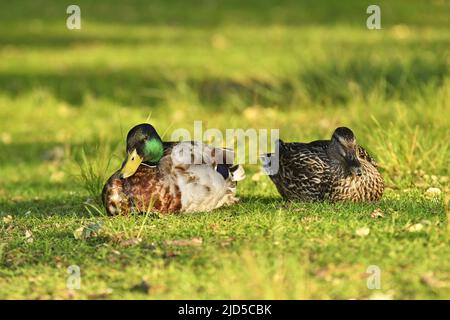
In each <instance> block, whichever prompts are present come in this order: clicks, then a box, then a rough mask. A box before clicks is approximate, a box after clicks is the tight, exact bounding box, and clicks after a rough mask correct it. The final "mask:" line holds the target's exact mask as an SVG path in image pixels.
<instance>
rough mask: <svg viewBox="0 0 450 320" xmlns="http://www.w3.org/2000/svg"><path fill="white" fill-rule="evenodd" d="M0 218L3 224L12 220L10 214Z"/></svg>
mask: <svg viewBox="0 0 450 320" xmlns="http://www.w3.org/2000/svg"><path fill="white" fill-rule="evenodd" d="M2 220H3V223H4V224H10V223H11V222H12V221H13V217H12V216H11V215H7V216H6V217H3V219H2Z"/></svg>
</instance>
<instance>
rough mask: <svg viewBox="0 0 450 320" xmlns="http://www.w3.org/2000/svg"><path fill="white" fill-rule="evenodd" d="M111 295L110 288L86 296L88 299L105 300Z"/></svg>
mask: <svg viewBox="0 0 450 320" xmlns="http://www.w3.org/2000/svg"><path fill="white" fill-rule="evenodd" d="M112 293H113V290H112V289H111V288H107V289H105V290H101V291H98V292H95V293H90V294H88V298H89V299H105V298H106V297H108V296H109V295H111V294H112Z"/></svg>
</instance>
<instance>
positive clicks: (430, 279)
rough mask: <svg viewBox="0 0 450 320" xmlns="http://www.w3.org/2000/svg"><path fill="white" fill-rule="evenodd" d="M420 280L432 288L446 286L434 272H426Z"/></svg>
mask: <svg viewBox="0 0 450 320" xmlns="http://www.w3.org/2000/svg"><path fill="white" fill-rule="evenodd" d="M420 282H422V283H423V284H424V285H427V286H428V287H430V288H441V287H443V286H444V284H443V283H442V281H440V280H439V279H437V278H436V277H435V276H434V275H433V274H432V273H425V274H423V275H422V276H421V277H420Z"/></svg>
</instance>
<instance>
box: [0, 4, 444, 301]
mask: <svg viewBox="0 0 450 320" xmlns="http://www.w3.org/2000/svg"><path fill="white" fill-rule="evenodd" d="M168 2H169V1H153V0H152V1H151V2H150V3H149V4H148V1H127V2H123V1H86V0H84V1H78V4H79V5H80V7H81V10H82V19H83V20H82V30H80V31H69V30H67V29H66V28H65V18H66V15H65V6H66V4H63V3H61V2H59V1H43V0H42V1H21V2H20V3H18V2H14V1H10V2H8V3H5V4H2V10H1V11H0V177H1V178H0V298H3V299H11V298H26V299H46V298H50V299H61V298H62V299H70V298H81V299H84V298H138V299H141V298H150V299H158V298H169V299H171V298H195V299H197V298H199V299H201V298H234V299H236V298H244V299H246V298H256V299H259V298H262V299H265V298H274V299H283V298H287V299H310V298H312V299H315V298H320V299H322V298H325V299H330V298H339V299H350V298H356V299H366V298H380V297H381V298H383V297H384V298H394V299H408V298H416V299H419V298H420V299H429V298H439V299H444V298H447V299H448V298H450V271H449V270H450V250H449V244H450V239H449V235H448V232H449V227H448V219H447V216H446V211H445V209H444V202H445V201H446V200H445V197H446V195H448V193H449V191H450V190H449V162H448V159H449V157H450V147H449V143H448V138H449V136H450V121H449V118H450V107H449V101H450V77H449V63H450V31H449V30H450V23H449V21H450V20H449V15H450V7H449V4H448V3H446V2H445V1H413V2H412V1H379V4H380V6H381V10H382V27H383V29H382V30H379V31H369V30H367V29H366V27H365V20H366V17H367V15H366V14H365V9H366V8H367V6H368V5H369V4H371V3H369V2H367V3H365V2H364V1H356V0H354V1H346V2H338V1H336V2H331V1H315V2H314V3H313V2H310V1H282V2H280V1H277V2H275V1H273V2H272V1H267V0H266V1H256V0H255V1H250V0H248V1H220V2H219V1H201V2H200V4H199V2H195V1H181V0H180V1H170V4H168ZM192 7H195V8H196V10H193V9H192ZM149 114H151V122H152V123H153V124H154V125H155V127H156V128H157V129H158V131H159V132H165V131H166V130H167V134H166V137H169V136H170V132H171V131H172V130H174V129H176V128H180V127H183V128H187V129H188V130H193V121H194V120H203V121H204V129H207V128H219V129H222V130H224V129H226V128H244V129H246V128H280V135H281V137H282V138H283V139H284V140H286V141H294V140H297V141H308V140H315V139H323V138H328V137H329V136H330V135H331V133H332V131H333V129H334V128H335V127H336V126H340V125H346V126H349V127H351V128H352V129H353V130H354V132H355V133H356V135H357V138H358V141H359V142H360V143H361V144H362V145H363V146H365V147H367V149H368V150H370V152H371V153H372V154H373V155H374V156H375V158H376V159H377V161H378V162H379V164H380V166H381V170H382V174H383V176H384V178H385V180H386V183H387V190H386V193H385V196H384V198H383V200H382V201H381V202H380V203H377V204H345V203H340V204H327V203H323V204H306V203H295V204H286V203H284V202H283V201H282V200H281V199H280V197H279V196H278V194H277V192H276V190H275V188H274V186H273V185H272V184H271V183H270V181H269V180H268V179H267V177H265V176H262V177H259V175H257V172H258V170H259V169H258V167H257V166H246V170H247V176H248V179H246V180H245V181H244V182H243V183H242V184H240V185H239V189H238V193H239V196H240V198H241V202H240V203H239V204H238V205H237V206H234V207H231V208H226V209H220V210H216V211H214V212H211V213H197V214H191V215H173V216H158V215H142V216H139V215H133V216H131V217H107V216H105V215H104V211H103V209H101V208H100V209H99V210H98V208H99V207H98V204H97V200H98V194H99V193H100V191H101V190H100V189H101V185H102V183H103V181H104V180H105V179H106V178H107V177H108V175H109V174H111V173H112V172H113V171H114V170H116V169H117V168H118V167H119V166H120V163H121V161H122V160H123V157H124V148H125V147H124V139H125V135H126V133H127V130H128V129H129V128H130V127H131V126H133V125H135V124H136V123H139V122H143V121H145V119H147V117H148V115H149ZM252 178H253V179H252ZM429 187H436V188H440V190H441V191H442V194H441V195H440V196H438V197H436V198H431V197H429V196H427V195H426V190H427V189H428V188H429ZM447 197H448V196H447ZM96 208H97V209H96ZM377 208H379V209H381V211H382V212H383V214H384V216H383V217H382V218H377V219H374V218H371V213H372V212H373V211H374V210H375V209H377ZM9 216H11V217H9ZM95 223H99V225H100V226H101V228H100V230H99V231H98V232H97V233H95V234H91V237H88V238H82V239H76V238H75V236H74V232H75V231H76V230H77V229H78V230H82V229H80V228H82V227H83V226H88V225H90V224H95ZM417 224H420V225H421V227H422V229H420V230H417V229H418V227H417V226H415V225H417ZM361 228H369V229H370V233H369V234H368V235H367V236H362V237H361V236H358V235H357V230H359V229H361ZM414 230H416V231H414ZM27 231H28V232H27ZM30 232H31V237H30ZM26 234H27V235H28V236H26ZM136 238H140V239H141V240H140V241H135V239H136ZM31 239H32V240H31ZM130 239H131V240H130ZM192 239H196V240H194V241H193V240H192ZM198 239H201V241H200V240H198ZM174 240H188V241H187V242H185V243H183V242H181V245H180V243H178V242H176V241H175V242H173V241H174ZM171 241H172V242H171ZM183 244H184V245H183ZM70 265H78V266H80V268H81V275H82V280H81V289H80V290H69V289H67V288H66V280H67V276H68V274H67V271H66V270H67V268H68V267H69V266H70ZM370 265H377V266H379V267H380V269H381V289H379V290H369V289H368V288H367V286H366V274H365V272H366V270H367V267H368V266H370ZM143 280H145V281H147V282H148V283H149V284H150V286H151V288H150V291H149V292H148V293H147V292H142V291H139V290H137V289H136V288H135V287H136V285H138V284H139V283H140V282H141V281H143Z"/></svg>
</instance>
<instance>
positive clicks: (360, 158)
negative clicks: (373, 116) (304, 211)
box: [262, 127, 384, 202]
mask: <svg viewBox="0 0 450 320" xmlns="http://www.w3.org/2000/svg"><path fill="white" fill-rule="evenodd" d="M277 149H278V151H277V152H276V153H275V154H266V155H264V156H263V157H262V162H263V167H264V168H265V169H266V171H267V173H268V175H269V176H270V179H271V180H272V181H273V183H274V184H275V186H276V187H277V189H278V192H279V193H280V194H281V195H282V196H283V197H284V198H286V199H289V200H304V201H322V200H328V201H340V200H346V201H353V202H358V201H377V200H379V199H381V196H382V195H383V190H384V183H383V178H382V177H381V175H380V173H379V172H378V169H377V164H376V162H375V161H374V159H373V158H372V157H371V156H370V155H369V154H368V153H367V151H366V150H364V148H363V147H361V146H359V145H358V144H357V143H356V138H355V135H354V134H353V132H352V130H350V129H349V128H346V127H340V128H337V129H336V130H335V131H334V133H333V135H332V137H331V140H318V141H313V142H310V143H284V142H283V141H281V140H278V142H277ZM277 159H278V170H276V169H277V165H276V163H274V161H276V160H277ZM274 169H275V170H274Z"/></svg>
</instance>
